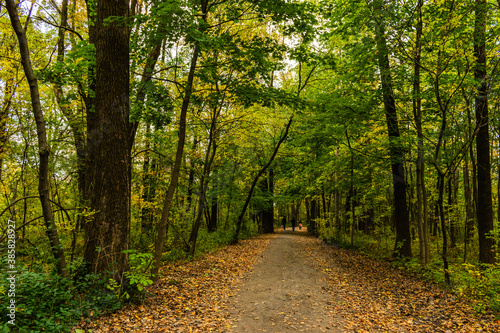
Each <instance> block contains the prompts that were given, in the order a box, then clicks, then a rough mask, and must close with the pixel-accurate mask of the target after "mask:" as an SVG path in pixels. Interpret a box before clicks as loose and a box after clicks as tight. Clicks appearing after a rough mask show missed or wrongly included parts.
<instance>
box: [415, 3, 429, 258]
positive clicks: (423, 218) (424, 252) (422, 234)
mask: <svg viewBox="0 0 500 333" xmlns="http://www.w3.org/2000/svg"><path fill="white" fill-rule="evenodd" d="M417 15H418V18H417V20H418V21H417V27H416V28H417V29H416V30H417V31H416V40H415V64H414V74H413V75H414V77H413V95H414V97H413V116H414V119H415V126H416V129H417V137H418V148H417V170H416V175H417V207H416V214H415V215H416V218H417V228H418V239H419V245H420V252H419V258H420V263H421V264H422V265H426V264H427V263H428V262H429V259H430V249H429V228H428V224H427V209H428V208H427V206H428V205H427V193H426V190H425V160H424V134H423V132H422V98H421V96H420V95H421V89H420V59H421V48H422V45H421V37H422V29H423V22H422V0H419V1H418V3H417Z"/></svg>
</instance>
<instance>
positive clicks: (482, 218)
mask: <svg viewBox="0 0 500 333" xmlns="http://www.w3.org/2000/svg"><path fill="white" fill-rule="evenodd" d="M486 11H487V6H486V0H476V7H475V22H474V54H475V56H476V68H475V70H474V77H475V79H476V80H477V81H478V82H480V84H479V86H478V88H477V95H476V98H475V107H476V126H477V136H476V150H477V188H478V200H477V225H478V233H479V261H480V262H482V263H488V264H493V263H494V262H495V250H494V245H495V240H494V238H493V237H492V235H491V233H492V232H493V228H494V226H493V204H492V194H491V163H490V138H489V124H488V85H487V84H488V83H487V71H486Z"/></svg>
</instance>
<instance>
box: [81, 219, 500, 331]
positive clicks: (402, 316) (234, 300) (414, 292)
mask: <svg viewBox="0 0 500 333" xmlns="http://www.w3.org/2000/svg"><path fill="white" fill-rule="evenodd" d="M304 229H305V228H303V229H302V230H301V231H298V230H297V229H296V230H295V232H292V231H291V230H290V228H287V230H286V231H283V230H281V231H279V230H277V233H276V234H273V235H262V236H258V237H254V238H252V239H248V240H244V241H240V243H239V244H238V245H234V246H227V247H224V248H223V249H220V250H218V251H215V252H213V253H211V254H208V255H206V256H205V257H204V258H202V259H199V260H193V261H189V262H177V263H174V264H170V265H167V266H165V267H163V270H162V274H163V278H162V279H161V281H160V283H158V284H155V285H153V286H151V287H150V288H148V293H149V295H148V297H147V298H146V299H145V300H144V301H143V302H141V303H140V304H129V305H127V306H125V307H124V308H123V309H121V310H119V311H118V312H116V313H113V314H110V315H106V316H102V317H99V318H96V319H93V320H92V321H88V320H82V321H81V322H80V323H79V325H78V326H77V327H75V329H74V331H75V330H76V329H79V330H84V332H96V333H97V332H234V333H238V332H278V333H281V332H314V333H315V332H500V320H498V319H496V318H495V317H494V316H493V315H487V314H483V315H481V316H479V315H478V314H476V313H475V312H474V311H473V310H472V309H471V308H470V307H469V306H468V305H467V304H465V303H464V302H462V301H460V300H459V299H457V298H456V296H454V295H453V294H450V293H447V292H446V291H444V290H443V289H442V288H440V287H439V286H436V285H434V284H431V283H428V282H424V281H421V280H419V279H417V278H415V277H412V276H411V275H409V274H408V273H406V272H404V271H402V270H399V269H397V268H394V267H392V266H391V265H390V264H388V263H384V262H377V261H373V260H371V259H368V258H366V257H364V256H363V255H361V254H358V253H357V252H354V251H351V250H346V249H342V248H338V247H336V246H331V245H327V244H325V243H323V242H321V241H320V240H318V239H317V238H315V237H312V236H310V235H308V234H307V232H306V230H304Z"/></svg>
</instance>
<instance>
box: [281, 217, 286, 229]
mask: <svg viewBox="0 0 500 333" xmlns="http://www.w3.org/2000/svg"><path fill="white" fill-rule="evenodd" d="M281 225H282V226H283V230H285V228H286V217H283V220H281Z"/></svg>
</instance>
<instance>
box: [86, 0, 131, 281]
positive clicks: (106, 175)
mask: <svg viewBox="0 0 500 333" xmlns="http://www.w3.org/2000/svg"><path fill="white" fill-rule="evenodd" d="M113 16H118V17H127V16H128V1H125V0H111V1H110V0H107V1H104V0H98V1H97V10H96V22H95V49H96V75H97V76H96V86H95V110H94V111H93V112H92V111H91V110H88V109H87V113H88V117H89V116H90V117H91V118H92V119H91V121H90V122H88V123H87V124H88V127H87V131H88V137H87V158H86V162H87V169H86V171H87V172H86V175H85V176H86V194H87V196H88V200H89V206H90V210H91V212H92V216H91V217H90V218H89V219H88V220H87V221H86V223H85V238H86V239H85V241H86V242H85V253H84V261H85V263H86V264H87V265H88V269H89V270H90V272H92V273H104V272H112V273H113V277H114V279H116V280H117V281H120V279H121V278H122V277H123V276H122V274H123V272H124V271H125V270H127V268H128V267H127V265H128V263H127V259H128V257H127V255H126V254H125V253H123V251H124V250H127V249H128V247H129V236H130V190H131V188H130V186H131V156H130V131H131V126H130V122H129V38H128V36H129V35H128V27H127V26H126V25H125V24H119V23H116V22H115V23H105V20H106V19H108V18H109V17H113Z"/></svg>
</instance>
